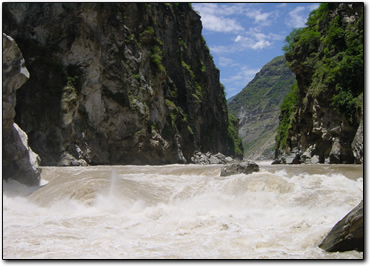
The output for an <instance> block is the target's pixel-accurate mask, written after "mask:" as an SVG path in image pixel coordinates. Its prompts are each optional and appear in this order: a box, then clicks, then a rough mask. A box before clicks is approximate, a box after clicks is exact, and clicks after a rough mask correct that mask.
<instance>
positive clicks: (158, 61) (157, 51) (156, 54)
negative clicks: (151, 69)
mask: <svg viewBox="0 0 370 266" xmlns="http://www.w3.org/2000/svg"><path fill="white" fill-rule="evenodd" d="M150 59H151V60H152V62H153V63H154V64H155V65H156V66H157V67H158V69H159V71H160V72H166V69H165V67H164V66H163V64H162V50H161V48H160V47H159V46H157V45H156V46H154V47H153V50H152V54H151V56H150Z"/></svg>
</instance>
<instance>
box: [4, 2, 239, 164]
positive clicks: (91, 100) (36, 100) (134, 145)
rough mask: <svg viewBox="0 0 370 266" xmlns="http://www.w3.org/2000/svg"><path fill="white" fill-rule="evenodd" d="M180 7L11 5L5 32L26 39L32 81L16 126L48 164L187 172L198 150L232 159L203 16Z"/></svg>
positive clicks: (183, 5) (22, 95)
mask: <svg viewBox="0 0 370 266" xmlns="http://www.w3.org/2000/svg"><path fill="white" fill-rule="evenodd" d="M179 5H180V6H179V8H172V7H171V8H170V7H169V6H168V5H166V4H164V3H153V4H150V5H146V4H145V3H124V2H122V3H107V4H105V3H101V4H100V3H82V4H79V3H30V4H29V5H27V9H24V8H23V7H22V5H20V4H18V3H4V5H3V11H4V14H7V15H6V16H4V19H3V30H4V32H6V31H9V32H11V33H12V37H13V38H14V39H19V40H22V53H23V55H24V58H25V60H26V61H27V63H28V64H27V67H28V69H29V71H30V73H31V78H30V81H29V82H27V83H26V84H25V87H24V89H25V90H26V92H25V93H23V92H21V91H20V93H19V95H18V96H19V98H20V99H22V103H21V104H19V105H18V107H17V112H18V114H17V117H16V121H17V123H18V125H19V126H20V127H21V128H22V129H23V130H24V131H25V132H26V133H30V132H32V135H31V134H29V143H30V146H31V147H32V148H33V150H34V151H35V152H37V153H38V154H39V155H40V157H41V158H42V162H43V164H44V165H58V164H63V165H65V164H69V163H72V164H74V163H75V159H76V160H77V161H78V160H81V159H82V160H84V161H86V162H87V163H89V164H167V163H186V162H188V161H190V159H191V157H192V156H193V154H194V151H196V150H200V148H202V150H205V151H220V152H222V153H224V154H227V155H231V156H233V155H234V153H235V151H233V150H230V149H229V140H230V138H229V135H228V134H227V130H228V125H229V121H228V112H227V106H226V101H223V100H222V99H224V97H225V96H224V90H223V88H222V86H221V85H220V80H219V73H218V72H219V71H218V70H217V68H216V66H215V64H214V62H213V61H212V58H211V57H210V56H209V55H210V53H209V49H206V46H205V45H206V44H205V42H204V41H203V39H202V35H201V33H202V24H201V20H200V16H199V15H198V14H197V13H196V12H195V11H194V10H193V9H192V8H191V7H190V6H189V5H188V4H186V3H180V4H179ZM56 14H57V15H56ZM122 14H125V15H122ZM25 23H26V24H27V26H26V27H25V26H24V25H25ZM31 29H32V30H31ZM30 30H31V31H32V33H30ZM180 40H181V42H180ZM179 58H181V60H177V59H179ZM174 59H176V60H174ZM194 75H195V76H194ZM31 81H32V82H31ZM200 88H201V89H200ZM75 145H78V147H79V151H76V147H75ZM64 152H67V153H68V154H70V155H72V157H65V156H63V153H64ZM209 157H210V156H209ZM68 158H70V160H71V161H70V162H66V159H68ZM208 159H209V158H208ZM202 163H209V162H208V161H206V160H202Z"/></svg>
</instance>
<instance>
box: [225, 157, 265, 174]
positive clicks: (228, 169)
mask: <svg viewBox="0 0 370 266" xmlns="http://www.w3.org/2000/svg"><path fill="white" fill-rule="evenodd" d="M258 171H259V166H258V164H256V163H254V162H251V161H247V162H243V163H233V164H228V165H225V166H223V167H222V168H221V176H229V175H237V174H246V175H248V174H251V173H253V172H258Z"/></svg>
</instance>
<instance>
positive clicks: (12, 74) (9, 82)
mask: <svg viewBox="0 0 370 266" xmlns="http://www.w3.org/2000/svg"><path fill="white" fill-rule="evenodd" d="M29 77H30V74H29V72H28V70H27V68H26V67H25V61H24V58H23V55H22V53H21V51H20V50H19V48H18V45H17V44H16V43H15V41H14V40H13V39H12V38H11V37H10V36H7V35H6V34H4V33H3V138H7V137H8V136H10V132H11V129H12V127H13V122H14V117H15V110H14V108H15V104H16V91H17V90H18V89H19V88H20V87H21V86H22V85H23V84H24V83H25V82H26V81H27V80H28V78H29Z"/></svg>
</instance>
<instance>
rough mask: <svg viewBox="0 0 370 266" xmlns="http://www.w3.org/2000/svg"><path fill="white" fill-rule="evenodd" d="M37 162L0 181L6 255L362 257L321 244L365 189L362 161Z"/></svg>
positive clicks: (14, 257) (79, 257)
mask: <svg viewBox="0 0 370 266" xmlns="http://www.w3.org/2000/svg"><path fill="white" fill-rule="evenodd" d="M257 163H258V164H259V165H260V172H258V173H253V174H250V175H244V174H238V175H233V176H228V177H221V176H220V169H221V165H205V166H202V165H164V166H89V167H43V172H42V187H40V188H29V187H25V186H23V185H21V184H19V183H17V182H15V181H9V182H3V258H4V259H362V258H363V253H362V252H357V251H350V252H343V253H339V252H337V253H328V252H325V251H323V250H322V249H320V248H318V244H319V243H320V242H321V241H322V239H323V238H324V237H325V236H326V235H327V233H328V232H329V231H330V230H331V228H332V227H333V226H334V225H335V224H336V223H337V222H338V221H339V220H340V219H342V218H343V217H344V216H345V215H346V214H347V213H348V212H349V211H351V210H352V209H353V208H354V207H355V206H357V204H358V203H359V202H360V201H361V200H362V199H363V166H362V165H291V166H286V165H270V162H268V163H267V162H262V163H260V162H257Z"/></svg>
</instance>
